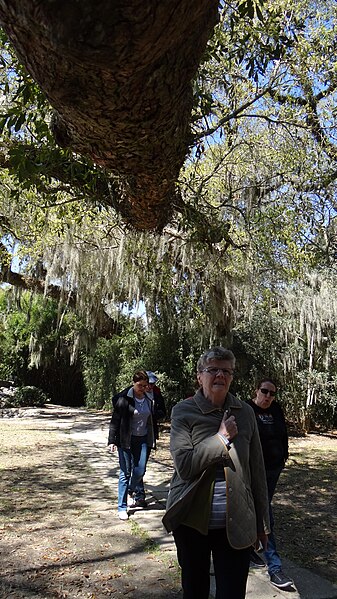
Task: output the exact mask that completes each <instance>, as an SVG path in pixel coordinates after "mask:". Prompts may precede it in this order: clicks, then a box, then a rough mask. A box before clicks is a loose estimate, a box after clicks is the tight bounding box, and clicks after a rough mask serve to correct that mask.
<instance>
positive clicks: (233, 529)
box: [163, 390, 270, 549]
mask: <svg viewBox="0 0 337 599" xmlns="http://www.w3.org/2000/svg"><path fill="white" fill-rule="evenodd" d="M225 410H228V411H229V415H233V416H235V420H236V423H237V427H238V434H237V436H236V437H235V438H234V439H233V440H232V441H231V449H229V450H228V449H227V447H226V446H225V445H224V443H223V441H222V440H221V438H220V437H219V435H217V432H218V430H219V426H220V423H221V420H222V417H223V413H224V411H225ZM170 449H171V454H172V457H173V462H174V467H175V472H174V474H173V477H172V480H171V483H170V490H169V494H168V500H167V506H166V513H165V516H164V518H163V524H164V526H165V528H166V530H167V531H168V532H170V531H172V530H175V528H177V527H178V526H179V525H180V524H186V525H188V526H192V527H193V528H196V529H197V530H199V532H201V533H202V534H205V535H206V534H207V532H208V521H209V516H210V511H211V502H212V493H213V485H214V479H215V471H216V464H217V463H218V462H219V461H222V462H223V465H224V471H225V477H226V482H227V508H226V509H227V513H226V527H227V536H228V540H229V542H230V544H231V545H232V547H234V548H237V549H241V548H244V547H249V546H250V545H252V544H253V543H254V542H255V541H256V539H257V534H258V533H261V532H265V533H269V532H270V525H269V508H268V494H267V484H266V475H265V468H264V462H263V456H262V450H261V444H260V438H259V432H258V429H257V424H256V418H255V415H254V412H253V410H252V408H251V407H250V406H248V405H247V404H246V403H245V402H242V401H240V400H238V399H236V398H235V397H234V396H233V395H232V394H231V393H228V395H227V397H226V401H225V404H224V406H223V409H221V410H219V409H217V408H215V407H214V406H213V405H212V404H211V403H210V402H209V401H208V400H207V399H206V398H205V397H204V395H203V393H202V390H199V391H198V392H197V393H196V394H195V395H194V397H191V398H189V399H185V400H183V401H181V402H179V403H178V404H176V405H175V406H174V408H173V410H172V415H171V445H170Z"/></svg>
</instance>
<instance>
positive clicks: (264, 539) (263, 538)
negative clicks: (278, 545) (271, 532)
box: [254, 532, 268, 551]
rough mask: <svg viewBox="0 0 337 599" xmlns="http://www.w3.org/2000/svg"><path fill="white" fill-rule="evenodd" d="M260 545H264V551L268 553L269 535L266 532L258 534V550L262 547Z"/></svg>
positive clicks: (256, 546)
mask: <svg viewBox="0 0 337 599" xmlns="http://www.w3.org/2000/svg"><path fill="white" fill-rule="evenodd" d="M260 543H261V544H262V547H263V550H264V551H266V550H267V543H268V535H267V534H266V533H265V532H260V533H258V535H257V539H256V541H255V545H254V547H255V549H256V550H257V549H258V548H259V547H260Z"/></svg>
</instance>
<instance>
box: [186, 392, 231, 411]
mask: <svg viewBox="0 0 337 599" xmlns="http://www.w3.org/2000/svg"><path fill="white" fill-rule="evenodd" d="M194 400H195V403H196V404H197V406H198V408H199V410H200V411H201V412H202V413H203V414H208V413H209V412H215V411H216V410H218V409H219V408H216V407H215V406H213V405H212V404H211V402H210V401H208V399H206V397H205V396H204V394H203V392H202V389H199V390H198V391H197V392H196V394H195V395H194ZM241 407H242V404H241V401H239V400H238V399H236V397H235V396H234V395H232V394H231V393H227V396H226V399H225V403H224V405H223V407H222V408H220V409H221V410H223V411H225V410H230V409H231V408H241Z"/></svg>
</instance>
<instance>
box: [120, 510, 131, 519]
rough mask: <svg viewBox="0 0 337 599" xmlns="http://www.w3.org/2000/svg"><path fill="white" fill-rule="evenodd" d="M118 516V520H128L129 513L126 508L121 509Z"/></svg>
mask: <svg viewBox="0 0 337 599" xmlns="http://www.w3.org/2000/svg"><path fill="white" fill-rule="evenodd" d="M118 518H119V519H120V520H128V519H129V514H128V513H127V511H126V510H122V511H120V512H118Z"/></svg>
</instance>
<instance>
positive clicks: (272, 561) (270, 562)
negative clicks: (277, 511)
mask: <svg viewBox="0 0 337 599" xmlns="http://www.w3.org/2000/svg"><path fill="white" fill-rule="evenodd" d="M282 470H283V467H282V468H278V469H277V470H267V471H266V475H267V487H268V498H269V518H270V529H271V533H270V535H268V544H267V550H266V551H264V557H265V560H266V562H267V566H268V573H269V575H270V576H272V574H275V572H278V571H279V570H281V568H282V562H281V558H280V556H279V554H278V553H277V549H276V540H275V536H274V532H273V529H274V515H273V509H272V506H271V500H272V498H273V495H274V492H275V489H276V485H277V481H278V479H279V476H280V474H281V472H282Z"/></svg>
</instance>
